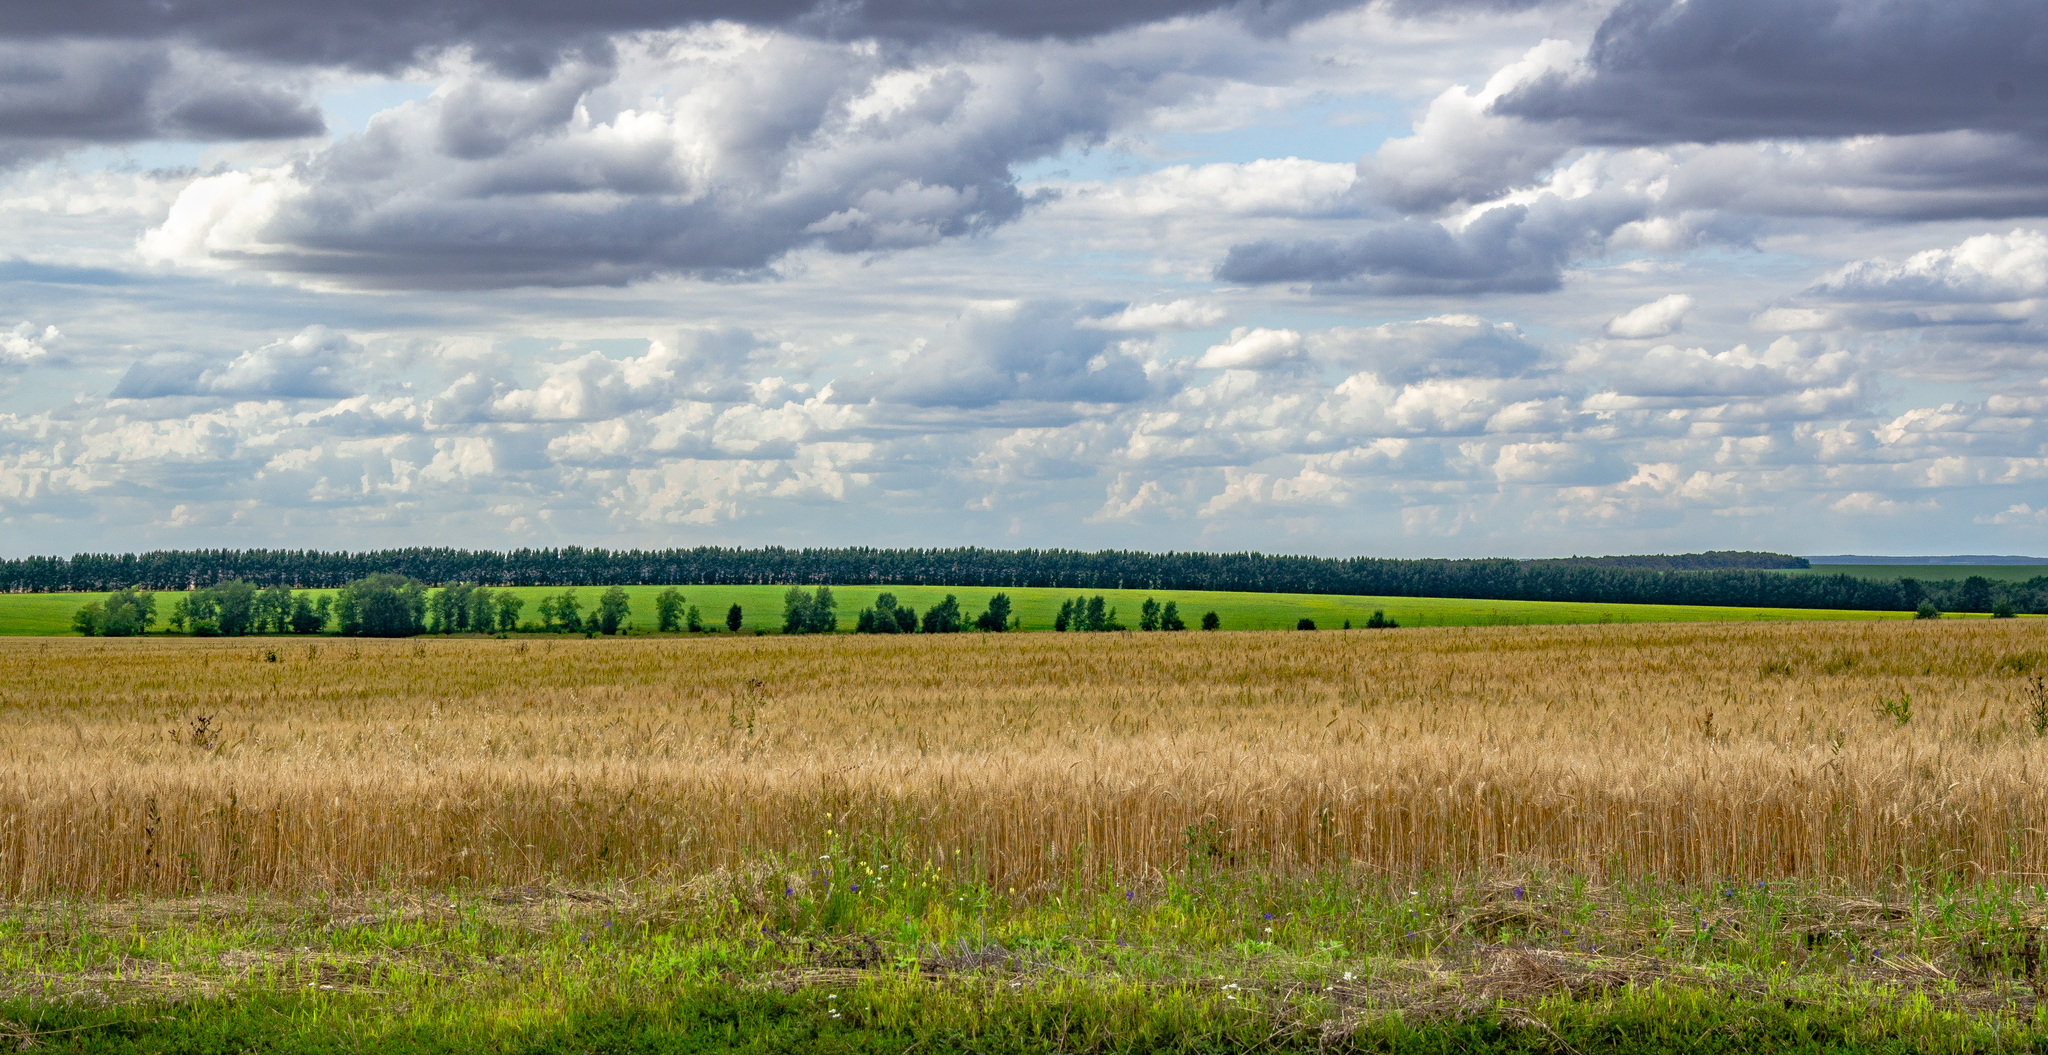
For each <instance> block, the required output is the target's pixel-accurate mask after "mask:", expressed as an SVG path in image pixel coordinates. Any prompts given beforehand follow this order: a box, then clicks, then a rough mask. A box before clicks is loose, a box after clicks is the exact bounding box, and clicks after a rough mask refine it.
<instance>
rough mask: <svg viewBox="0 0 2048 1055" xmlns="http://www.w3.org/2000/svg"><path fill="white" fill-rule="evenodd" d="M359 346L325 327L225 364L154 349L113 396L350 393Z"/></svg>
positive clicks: (295, 396)
mask: <svg viewBox="0 0 2048 1055" xmlns="http://www.w3.org/2000/svg"><path fill="white" fill-rule="evenodd" d="M361 351H362V346H361V345H358V344H357V343H356V342H354V341H352V340H350V339H349V338H348V336H347V335H345V334H342V333H338V332H336V331H334V330H330V329H328V328H327V327H325V326H308V327H306V328H305V329H304V330H301V331H299V333H298V334H296V335H295V336H292V337H290V338H287V339H285V340H282V341H274V342H272V343H270V344H266V345H264V346H263V347H261V348H256V349H253V350H251V351H246V352H243V353H242V354H241V355H238V356H236V357H235V358H234V359H232V360H230V361H228V362H226V363H217V362H215V361H211V360H208V359H206V358H204V357H202V356H198V355H193V354H190V353H180V352H168V353H159V354H156V355H152V356H150V357H148V358H145V359H143V360H141V361H139V362H137V363H136V364H135V365H133V366H131V367H129V368H128V372H127V373H126V374H124V375H123V376H122V378H121V380H120V383H118V384H116V385H115V386H114V391H113V394H112V398H115V399H156V398H160V397H163V396H223V397H229V398H234V399H321V398H339V397H344V396H349V395H353V394H355V392H356V391H357V388H356V385H355V383H354V380H353V375H354V373H355V369H354V364H353V362H352V361H351V360H352V359H353V358H354V357H355V356H357V355H358V354H359V353H360V352H361Z"/></svg>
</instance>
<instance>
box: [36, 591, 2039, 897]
mask: <svg viewBox="0 0 2048 1055" xmlns="http://www.w3.org/2000/svg"><path fill="white" fill-rule="evenodd" d="M2044 632H2048V625H2043V624H2041V623H2037V622H2034V621H2023V620H2013V621H2004V620H2001V621H1997V622H1992V621H1968V622H1965V621H1943V622H1940V623H1926V622H1921V623H1891V624H1878V623H1857V624H1851V623H1820V624H1796V625H1785V624H1759V625H1742V624H1723V625H1663V626H1640V625H1638V626H1583V627H1533V628H1505V629H1502V628H1441V629H1426V630H1400V631H1392V632H1376V631H1357V632H1351V633H1288V632H1280V633H1259V634H1252V633H1246V634H1229V633H1213V634H1204V633H1185V634H1137V635H1129V634H1127V635H1052V634H1038V635H1004V636H994V635H961V636H957V637H944V638H923V637H914V638H853V637H835V638H775V637H768V638H746V639H718V640H673V639H670V640H645V639H641V640H630V639H629V640H595V641H587V640H579V639H565V640H538V641H490V640H418V641H400V642H384V641H360V642H356V641H337V640H333V639H323V640H319V641H313V642H308V641H307V640H305V639H243V640H235V641H221V642H202V641H185V640H138V641H107V640H91V641H88V640H46V641H11V642H6V643H4V644H0V892H4V893H5V894H7V895H8V896H13V897H33V896H38V895H44V894H50V893H58V892H70V893H97V894H102V895H108V894H118V893H125V892H140V891H155V892H169V891H176V890H190V889H195V888H197V887H199V886H201V885H204V886H206V887H207V888H209V889H216V890H234V889H241V890H273V891H294V890H307V889H332V888H341V887H355V886H361V885H366V884H406V885H429V886H432V885H443V884H451V883H458V882H465V881H468V882H476V883H484V884H516V883H528V882H535V881H541V880H545V879H549V878H564V877H574V878H581V879H590V878H596V877H600V876H606V875H645V874H651V873H696V872H701V871H705V870H709V869H712V868H717V867H721V866H727V865H732V864H735V863H738V862H740V861H743V860H747V859H752V858H759V857H761V856H763V855H782V856H783V857H784V858H785V859H789V858H792V857H794V856H795V855H800V854H802V855H814V854H816V853H819V852H823V850H824V848H826V847H829V846H832V845H835V844H837V845H848V844H849V843H848V841H849V840H856V841H857V840H875V841H881V842H886V843H887V845H889V846H891V847H894V848H895V852H898V853H900V854H902V855H904V856H905V857H906V858H908V859H912V860H917V861H919V862H922V861H925V860H931V861H934V862H942V863H943V867H946V868H948V869H951V870H955V871H959V872H963V873H967V874H972V875H976V876H979V877H981V878H983V879H985V880H987V881H989V882H993V883H995V884H997V885H998V886H1001V887H1011V886H1014V887H1017V888H1019V889H1021V890H1027V891H1028V890H1029V889H1032V888H1044V887H1046V886H1048V885H1050V884H1057V883H1061V882H1067V881H1071V880H1072V879H1073V878H1075V877H1077V876H1078V877H1080V878H1082V879H1084V880H1099V879H1105V878H1109V877H1118V878H1125V879H1129V878H1132V877H1142V876H1146V875H1156V874H1158V873H1159V872H1160V871H1162V870H1170V869H1173V868H1176V867H1180V866H1182V865H1185V864H1186V863H1188V861H1189V859H1190V857H1191V856H1192V857H1193V858H1195V859H1196V860H1197V861H1198V862H1199V863H1203V864H1206V865H1209V866H1215V867H1230V866H1245V867H1251V866H1257V867H1265V868H1275V869H1284V870H1296V871H1298V870H1309V869H1317V868H1325V867H1330V866H1335V865H1343V866H1347V867H1354V868H1360V869H1368V870H1374V871H1378V872H1383V873H1388V874H1393V875H1401V874H1412V873H1418V872H1427V871H1438V870H1441V871H1456V870H1467V869H1475V868H1485V867H1488V866H1489V865H1491V864H1493V863H1495V862H1497V861H1499V860H1501V859H1502V858H1503V857H1509V858H1513V859H1516V860H1518V861H1523V862H1526V861H1528V860H1532V859H1534V860H1541V861H1545V862H1549V863H1552V864H1555V865H1557V866H1562V867H1570V868H1575V869H1581V870H1584V871H1586V872H1589V873H1593V874H1597V875H1645V874H1649V875H1657V876H1661V877H1664V878H1667V879H1672V880H1679V881H1689V880H1698V879H1703V878H1707V877H1723V876H1741V877H1763V876H1804V877H1817V876H1839V877H1842V878H1844V879H1846V880H1849V881H1852V882H1870V881H1873V880H1877V879H1880V878H1882V877H1885V876H1888V875H1894V874H1897V873H1899V872H1900V871H1902V870H1921V869H1936V870H1945V871H1949V872H1953V873H1957V874H1961V875H1964V876H1972V877H1981V876H1986V875H1991V874H1998V873H2048V837H2044V835H2043V830H2044V829H2048V786H2044V782H2043V781H2042V780H2041V778H2042V776H2044V775H2048V741H2044V740H2043V739H2042V738H2040V737H2038V736H2037V735H2036V734H2035V731H2034V730H2033V729H2032V728H2031V726H2030V724H2029V720H2028V707H2029V704H2030V700H2031V697H2030V696H2029V694H2028V693H2029V689H2030V683H2029V680H2028V677H2027V676H2026V675H2027V674H2028V672H2030V671H2032V670H2033V669H2034V668H2035V666H2036V665H2037V664H2038V665H2039V666H2040V667H2041V668H2043V669H2048V655H2044V650H2048V641H2044V639H2048V633H2044ZM1903 699H1910V712H1909V717H1908V718H1907V719H1906V720H1905V721H1904V722H1903V723H1901V722H1900V721H1899V707H1898V706H1897V705H1896V703H1894V706H1893V708H1892V713H1890V714H1886V713H1883V712H1882V711H1881V708H1880V706H1879V704H1880V701H1881V700H1891V701H1898V700H1903ZM856 844H858V843H856ZM865 845H872V843H869V844H865Z"/></svg>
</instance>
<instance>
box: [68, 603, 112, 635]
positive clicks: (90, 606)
mask: <svg viewBox="0 0 2048 1055" xmlns="http://www.w3.org/2000/svg"><path fill="white" fill-rule="evenodd" d="M106 611H107V610H106V606H105V605H103V604H101V603H100V602H98V601H87V602H85V603H84V604H83V605H80V606H79V609H78V612H77V614H75V615H73V616H72V617H71V629H73V630H76V631H78V632H79V633H81V634H84V635H85V636H86V637H91V636H93V635H94V634H97V633H99V632H100V620H101V619H102V618H103V617H105V615H106Z"/></svg>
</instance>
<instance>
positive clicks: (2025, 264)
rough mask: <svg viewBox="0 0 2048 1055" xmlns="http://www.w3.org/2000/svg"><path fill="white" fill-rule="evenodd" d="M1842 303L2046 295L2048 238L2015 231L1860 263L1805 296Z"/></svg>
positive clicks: (1992, 300)
mask: <svg viewBox="0 0 2048 1055" xmlns="http://www.w3.org/2000/svg"><path fill="white" fill-rule="evenodd" d="M1807 292H1808V293H1809V294H1812V295H1816V296H1824V297H1830V298H1836V299H1842V300H1912V301H1934V302H1940V303H1951V304H1952V303H1998V302H2002V301H2014V300H2024V299H2027V298H2031V297H2038V296H2041V295H2043V294H2044V293H2048V235H2044V234H2042V233H2041V232H2040V231H2038V230H2031V229H2015V230H2014V231H2012V232H2011V233H2009V234H2005V235H1995V234H1983V235H1978V236H1976V237H1974V238H1968V239H1965V240H1963V242H1962V243H1961V244H1959V245H1956V246H1953V247H1951V248H1947V249H1929V250H1925V251H1923V252H1919V253H1915V254H1913V255H1912V256H1911V257H1908V258H1907V259H1906V260H1904V261H1892V260H1885V259H1881V258H1880V259H1871V260H1859V261H1856V262H1855V263H1852V264H1849V265H1847V266H1845V267H1842V268H1840V269H1839V270H1837V271H1835V272H1834V273H1833V274H1830V275H1829V276H1828V277H1826V278H1825V279H1822V280H1821V281H1820V282H1819V283H1817V284H1816V285H1814V286H1813V288H1811V289H1810V290H1808V291H1807Z"/></svg>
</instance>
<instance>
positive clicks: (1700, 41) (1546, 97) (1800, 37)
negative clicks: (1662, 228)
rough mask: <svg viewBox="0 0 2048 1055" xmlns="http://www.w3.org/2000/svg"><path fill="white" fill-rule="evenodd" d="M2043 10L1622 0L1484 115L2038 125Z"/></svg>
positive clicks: (1821, 1) (1831, 127) (1711, 132)
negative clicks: (1555, 64) (1582, 52)
mask: <svg viewBox="0 0 2048 1055" xmlns="http://www.w3.org/2000/svg"><path fill="white" fill-rule="evenodd" d="M2044 46H2048V9H2044V8H2043V7H2042V6H2041V5H2039V4H2024V3H2022V4H2013V3H2007V2H2005V0H1887V2H1877V0H1625V2H1623V3H1622V4H1621V5H1620V6H1618V7H1616V8H1615V9H1614V11H1613V12H1612V13H1611V14H1609V15H1608V16H1607V19H1606V21H1605V22H1603V23H1602V24H1601V26H1600V29H1599V31H1598V33H1597V34H1596V35H1595V37H1594V41H1593V45H1592V47H1591V48H1590V49H1589V50H1588V51H1587V53H1586V56H1585V59H1584V62H1583V64H1582V65H1581V66H1579V67H1578V68H1576V69H1574V70H1571V71H1559V72H1550V73H1546V74H1544V75H1542V76H1540V77H1537V78H1534V79H1532V80H1530V81H1529V82H1527V83H1524V84H1522V85H1520V86H1519V87H1517V88H1515V89H1514V90H1512V91H1510V92H1508V93H1506V94H1505V95H1504V96H1502V97H1501V98H1500V99H1499V101H1498V102H1496V103H1495V104H1494V112H1496V113H1499V114H1503V115H1507V116H1513V117H1521V118H1525V119H1529V120H1534V121H1544V122H1557V123H1561V124H1564V125H1567V126H1569V127H1570V128H1571V129H1572V130H1573V134H1574V135H1575V137H1577V138H1579V139H1580V140H1581V141H1582V142H1601V143H1623V144H1647V143H1683V142H1699V143H1715V142H1728V141H1742V140H1754V139H1765V138H1807V137H1843V136H1867V135H1912V134H1920V133H1930V132H1947V131H1954V130H1959V129H1973V130H1977V131H1990V132H2006V133H2013V134H2018V135H2023V136H2027V137H2029V138H2032V139H2035V140H2037V141H2038V140H2040V139H2042V138H2043V137H2044V136H2048V106H2044V103H2048V67H2044V66H2043V65H2042V62H2041V54H2042V49H2043V47H2044Z"/></svg>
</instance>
